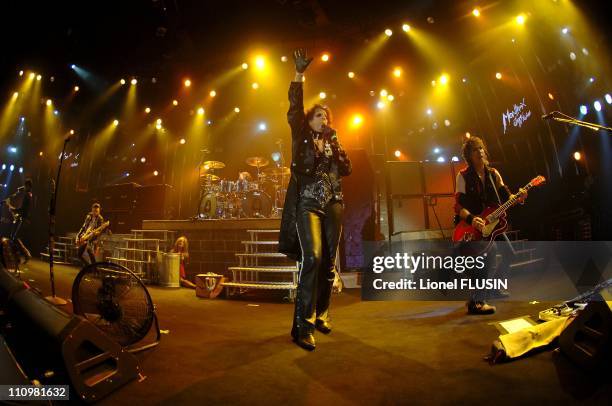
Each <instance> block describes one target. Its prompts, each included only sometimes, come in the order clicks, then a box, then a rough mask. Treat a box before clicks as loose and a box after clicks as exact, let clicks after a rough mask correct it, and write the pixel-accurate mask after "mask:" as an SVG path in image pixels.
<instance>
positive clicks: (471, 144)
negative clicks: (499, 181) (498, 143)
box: [461, 137, 489, 166]
mask: <svg viewBox="0 0 612 406" xmlns="http://www.w3.org/2000/svg"><path fill="white" fill-rule="evenodd" d="M480 147H482V148H483V149H484V151H485V153H486V154H487V157H488V156H489V151H487V147H486V145H485V144H484V141H482V139H481V138H480V137H470V138H468V139H467V140H465V142H464V143H463V145H462V146H461V156H462V157H463V160H464V161H465V162H466V163H467V164H468V165H470V166H472V161H471V159H470V158H471V156H472V151H475V150H477V149H479V148H480Z"/></svg>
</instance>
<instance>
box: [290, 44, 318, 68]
mask: <svg viewBox="0 0 612 406" xmlns="http://www.w3.org/2000/svg"><path fill="white" fill-rule="evenodd" d="M312 59H313V58H312V57H310V58H308V56H307V55H306V50H305V49H302V48H300V49H298V50H296V51H295V52H294V53H293V61H294V62H295V71H296V72H297V73H304V72H305V71H306V68H308V65H310V62H312Z"/></svg>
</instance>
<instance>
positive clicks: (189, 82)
mask: <svg viewBox="0 0 612 406" xmlns="http://www.w3.org/2000/svg"><path fill="white" fill-rule="evenodd" d="M183 85H184V86H185V87H189V86H191V80H190V79H185V80H184V81H183Z"/></svg>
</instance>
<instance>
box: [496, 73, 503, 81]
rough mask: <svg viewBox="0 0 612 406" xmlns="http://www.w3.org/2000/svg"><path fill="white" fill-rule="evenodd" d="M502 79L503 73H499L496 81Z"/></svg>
mask: <svg viewBox="0 0 612 406" xmlns="http://www.w3.org/2000/svg"><path fill="white" fill-rule="evenodd" d="M501 78H502V74H501V73H499V72H497V73H496V74H495V79H497V80H500V79H501Z"/></svg>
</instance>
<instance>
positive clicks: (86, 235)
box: [76, 221, 110, 247]
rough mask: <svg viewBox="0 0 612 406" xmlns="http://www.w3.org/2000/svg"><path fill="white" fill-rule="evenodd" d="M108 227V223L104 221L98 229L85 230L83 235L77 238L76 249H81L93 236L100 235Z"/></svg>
mask: <svg viewBox="0 0 612 406" xmlns="http://www.w3.org/2000/svg"><path fill="white" fill-rule="evenodd" d="M109 225H110V221H105V222H104V223H102V224H101V225H100V227H98V228H90V229H89V230H87V231H86V232H85V233H83V235H82V236H81V237H79V238H77V241H76V245H77V247H82V246H83V245H85V244H87V243H88V242H89V240H91V239H92V238H93V237H94V236H95V235H98V234H100V233H101V232H102V231H104V230H105V229H106V228H107V227H108V226H109Z"/></svg>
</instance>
